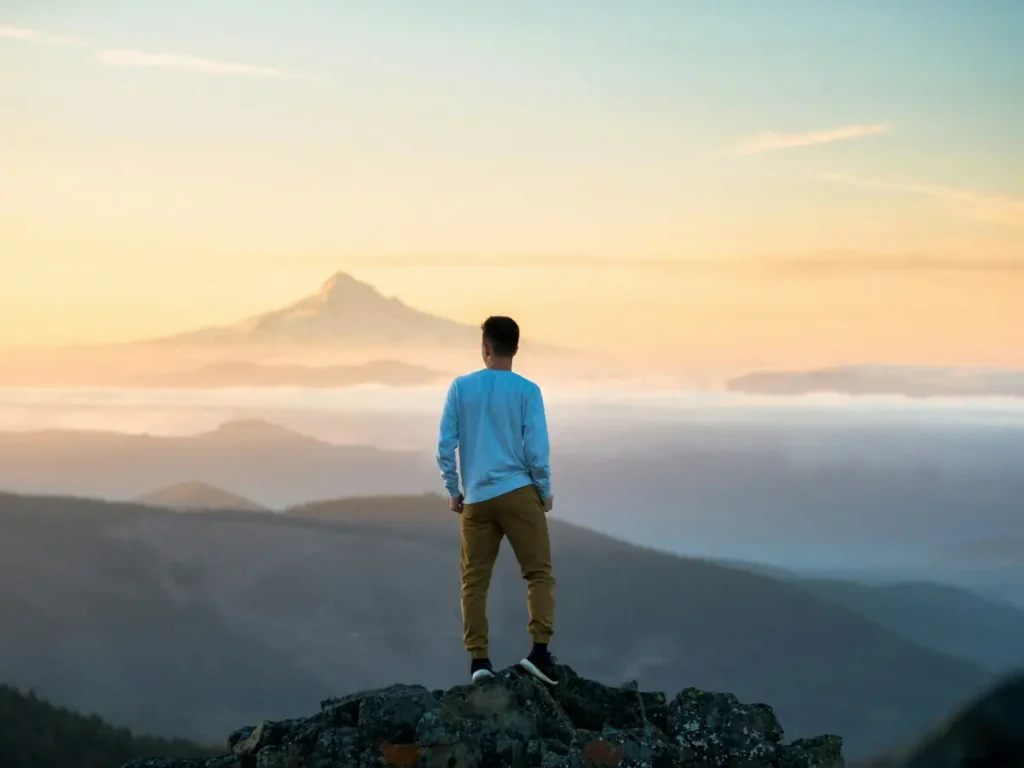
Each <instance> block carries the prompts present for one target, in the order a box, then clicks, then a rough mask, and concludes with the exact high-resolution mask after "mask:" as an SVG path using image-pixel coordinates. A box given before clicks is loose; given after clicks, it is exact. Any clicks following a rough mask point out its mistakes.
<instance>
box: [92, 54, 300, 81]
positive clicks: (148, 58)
mask: <svg viewBox="0 0 1024 768" xmlns="http://www.w3.org/2000/svg"><path fill="white" fill-rule="evenodd" d="M96 60H97V61H99V62H101V63H103V64H108V65H110V66H115V67H135V68H142V69H175V70H179V71H184V72H194V73H197V74H204V75H239V76H243V77H267V78H275V79H292V78H294V76H293V75H289V74H287V73H285V72H282V71H281V70H279V69H273V68H271V67H262V66H258V65H255V64H243V63H240V62H233V61H219V60H217V59H204V58H201V57H199V56H183V55H180V54H171V53H145V52H143V51H136V50H129V49H105V50H101V51H97V52H96Z"/></svg>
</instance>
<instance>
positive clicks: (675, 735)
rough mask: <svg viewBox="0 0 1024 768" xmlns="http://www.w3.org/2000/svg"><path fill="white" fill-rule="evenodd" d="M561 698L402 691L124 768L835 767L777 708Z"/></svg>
mask: <svg viewBox="0 0 1024 768" xmlns="http://www.w3.org/2000/svg"><path fill="white" fill-rule="evenodd" d="M559 672H560V674H561V683H560V684H559V685H558V686H557V687H556V688H553V689H550V688H548V687H547V686H545V685H543V684H541V683H539V682H537V681H536V680H534V679H533V678H531V677H529V676H528V675H525V674H522V673H521V672H519V671H518V670H517V669H516V668H512V669H508V670H504V671H502V672H500V673H498V674H497V675H496V676H495V677H494V678H492V679H490V680H486V681H483V682H481V683H478V684H476V685H462V686H456V687H454V688H451V689H450V690H447V691H428V690H427V689H426V688H424V687H422V686H417V685H392V686H389V687H387V688H381V689H377V690H373V691H366V692H363V693H357V694H352V695H349V696H344V697H341V698H331V699H325V700H324V701H323V702H321V706H320V712H319V713H317V714H315V715H313V716H312V717H309V718H306V719H298V720H285V721H278V722H263V723H260V724H259V725H258V726H255V727H247V728H242V729H239V730H237V731H235V732H234V733H232V734H231V735H230V736H229V737H228V750H229V752H230V753H231V754H229V755H226V756H223V757H217V758H211V759H209V760H172V759H159V758H157V759H143V760H136V761H133V762H131V763H128V764H127V765H126V766H125V767H124V768H387V767H391V768H499V767H500V768H712V767H713V766H740V767H742V768H762V767H764V768H768V767H769V766H770V767H771V768H833V767H834V766H842V765H843V759H842V755H841V752H842V741H841V739H840V738H839V737H838V736H821V737H818V738H816V739H802V740H800V741H796V742H793V743H792V744H789V745H784V744H782V727H781V725H779V722H778V720H777V719H776V717H775V714H774V712H772V710H771V708H770V707H768V706H766V705H763V704H743V703H741V702H739V701H737V700H736V698H735V697H733V696H731V695H728V694H721V693H708V692H705V691H698V690H696V689H693V688H691V689H687V690H685V691H682V692H681V693H679V694H678V695H677V696H676V697H675V698H674V699H672V701H671V702H669V701H668V700H667V698H666V697H665V695H664V694H662V693H649V692H644V691H640V690H638V687H637V686H636V685H635V684H627V685H623V686H619V687H617V688H613V687H609V686H606V685H603V684H601V683H598V682H595V681H593V680H587V679H585V678H582V677H580V676H579V675H577V674H576V673H575V672H573V670H572V669H570V668H569V667H564V666H563V667H560V668H559Z"/></svg>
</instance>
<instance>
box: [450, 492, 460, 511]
mask: <svg viewBox="0 0 1024 768" xmlns="http://www.w3.org/2000/svg"><path fill="white" fill-rule="evenodd" d="M448 509H450V510H451V511H452V512H454V513H455V514H456V515H461V514H462V494H461V493H460V494H459V495H458V496H452V497H450V498H449V499H448Z"/></svg>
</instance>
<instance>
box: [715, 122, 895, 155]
mask: <svg viewBox="0 0 1024 768" xmlns="http://www.w3.org/2000/svg"><path fill="white" fill-rule="evenodd" d="M888 130H889V129H888V128H887V127H886V126H884V125H845V126H842V127H840V128H830V129H828V130H825V131H811V132H808V133H772V132H767V133H762V134H759V135H757V136H754V137H752V138H749V139H744V140H743V141H741V142H740V143H739V144H737V145H736V148H735V151H736V154H739V155H759V154H761V153H762V152H774V151H776V150H780V149H792V148H794V147H811V146H814V145H816V144H831V143H833V142H836V141H851V140H853V139H861V138H864V137H866V136H877V135H878V134H881V133H886V132H887V131H888Z"/></svg>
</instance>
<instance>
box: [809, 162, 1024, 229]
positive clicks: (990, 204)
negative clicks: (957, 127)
mask: <svg viewBox="0 0 1024 768" xmlns="http://www.w3.org/2000/svg"><path fill="white" fill-rule="evenodd" d="M824 178H826V179H828V180H829V181H838V182H841V183H843V184H852V185H854V186H858V187H869V188H873V189H889V190H894V191H897V192H907V193H909V194H914V195H923V196H925V197H930V198H932V199H934V200H938V201H940V202H941V203H943V204H944V205H945V206H946V208H947V209H948V210H949V211H950V213H952V214H954V215H957V216H962V217H964V218H968V219H973V220H975V221H982V222H986V223H990V224H1002V225H1005V226H1011V227H1024V198H1019V197H1006V196H1004V195H989V194H985V193H984V192H979V191H977V190H974V189H965V188H962V187H949V186H945V185H942V184H931V183H928V182H923V181H919V180H917V179H907V178H898V179H865V178H860V177H857V176H850V175H847V174H843V173H829V174H825V176H824Z"/></svg>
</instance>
